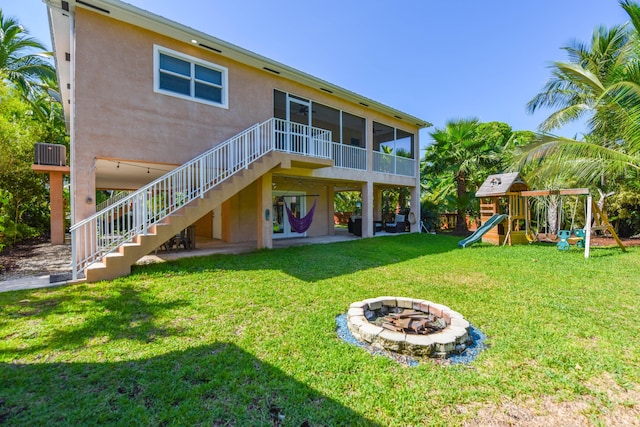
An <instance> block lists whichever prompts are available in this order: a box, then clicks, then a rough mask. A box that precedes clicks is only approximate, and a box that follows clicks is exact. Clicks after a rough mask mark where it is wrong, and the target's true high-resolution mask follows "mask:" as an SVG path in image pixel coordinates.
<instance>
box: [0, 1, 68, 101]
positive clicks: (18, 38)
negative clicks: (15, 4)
mask: <svg viewBox="0 0 640 427" xmlns="http://www.w3.org/2000/svg"><path fill="white" fill-rule="evenodd" d="M28 35H29V32H28V31H27V30H26V29H25V28H24V27H22V26H21V25H20V24H19V23H18V21H17V20H15V19H14V18H8V17H5V16H4V14H3V13H2V10H1V9H0V77H1V78H2V79H3V80H6V81H8V82H10V83H11V84H12V85H13V86H15V87H17V88H18V89H19V90H20V91H21V92H22V95H23V96H24V97H25V98H26V99H29V100H33V99H34V98H35V97H37V92H38V91H39V87H40V83H41V82H42V81H43V80H45V79H49V80H50V81H55V78H56V75H55V70H54V68H53V66H52V65H51V64H50V63H49V61H48V58H50V57H51V56H52V54H51V53H50V52H46V48H45V47H44V46H43V45H42V44H41V43H40V42H38V41H37V40H35V39H34V38H32V37H29V36H28Z"/></svg>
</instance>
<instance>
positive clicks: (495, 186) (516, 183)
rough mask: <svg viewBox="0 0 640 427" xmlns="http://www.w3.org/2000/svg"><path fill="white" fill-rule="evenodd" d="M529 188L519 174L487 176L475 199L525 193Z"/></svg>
mask: <svg viewBox="0 0 640 427" xmlns="http://www.w3.org/2000/svg"><path fill="white" fill-rule="evenodd" d="M528 189H529V186H528V185H527V183H526V182H525V181H524V179H522V177H521V176H520V172H511V173H499V174H495V175H489V176H488V177H487V179H486V180H485V181H484V183H482V185H481V186H480V188H479V189H478V191H476V197H494V196H504V195H506V194H507V193H509V192H517V191H525V190H528Z"/></svg>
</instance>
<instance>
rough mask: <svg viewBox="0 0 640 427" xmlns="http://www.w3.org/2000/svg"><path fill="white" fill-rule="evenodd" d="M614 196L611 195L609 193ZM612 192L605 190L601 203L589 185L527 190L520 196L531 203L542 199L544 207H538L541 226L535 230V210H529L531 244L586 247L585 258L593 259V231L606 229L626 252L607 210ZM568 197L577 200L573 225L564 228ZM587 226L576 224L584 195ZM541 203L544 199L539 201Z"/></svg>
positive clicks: (574, 207) (528, 228)
mask: <svg viewBox="0 0 640 427" xmlns="http://www.w3.org/2000/svg"><path fill="white" fill-rule="evenodd" d="M608 195H610V194H608ZM608 195H604V194H603V193H601V198H600V201H599V202H598V203H596V202H595V201H594V200H593V196H592V195H591V192H590V191H589V189H588V188H569V189H563V190H527V191H522V192H521V193H520V196H522V197H524V198H525V200H526V203H527V205H529V198H530V197H534V198H541V200H542V202H541V203H542V206H538V209H537V212H538V221H537V223H536V226H537V229H536V231H535V232H534V231H533V229H532V227H531V209H527V214H528V218H527V219H526V221H525V222H526V226H527V233H526V235H527V239H528V240H529V242H530V243H533V242H535V241H540V242H551V243H556V248H557V249H559V250H568V249H569V248H570V245H571V244H575V245H576V246H577V247H579V248H583V249H584V257H585V258H589V252H590V246H591V233H592V232H594V231H606V232H609V233H610V234H611V236H612V237H613V238H614V239H615V241H616V243H617V244H618V246H620V249H622V251H623V252H624V251H626V248H625V247H624V244H623V243H622V241H621V240H620V238H619V237H618V234H617V233H616V232H615V230H614V228H613V226H612V225H611V223H610V222H609V218H608V217H607V214H606V212H605V210H604V203H605V198H606V197H607V196H608ZM564 196H574V197H575V202H574V204H573V210H572V212H571V224H570V226H569V228H568V229H561V227H562V226H563V214H564V212H563V209H564V208H563V206H564V203H563V200H562V197H564ZM585 196H586V199H585V209H584V211H585V212H584V226H583V227H582V228H580V227H577V226H576V213H577V211H578V203H579V199H580V197H585ZM539 203H540V202H539ZM541 213H544V214H545V215H544V221H541ZM542 224H544V231H545V232H544V233H541V232H540V231H541V226H542Z"/></svg>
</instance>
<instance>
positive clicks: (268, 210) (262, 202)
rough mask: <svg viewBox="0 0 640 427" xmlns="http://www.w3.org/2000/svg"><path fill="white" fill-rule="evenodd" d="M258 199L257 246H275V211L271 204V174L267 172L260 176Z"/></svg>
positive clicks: (260, 247)
mask: <svg viewBox="0 0 640 427" xmlns="http://www.w3.org/2000/svg"><path fill="white" fill-rule="evenodd" d="M256 182H257V187H258V188H257V196H256V197H257V200H256V207H257V209H256V211H257V212H256V214H257V219H256V224H257V230H256V236H257V240H258V244H257V248H258V249H263V248H272V247H273V212H272V208H273V206H272V204H271V183H272V179H271V174H270V173H267V174H264V175H263V176H261V177H260V178H258V180H257V181H256Z"/></svg>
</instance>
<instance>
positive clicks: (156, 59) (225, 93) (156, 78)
mask: <svg viewBox="0 0 640 427" xmlns="http://www.w3.org/2000/svg"><path fill="white" fill-rule="evenodd" d="M161 53H162V54H165V55H168V56H172V57H174V58H177V59H180V60H183V61H186V62H189V63H190V64H191V76H190V80H191V93H192V94H195V89H194V86H195V82H196V78H195V66H196V65H200V66H202V67H205V68H209V69H211V70H215V71H219V72H220V73H222V84H221V89H222V97H221V98H222V102H219V103H218V102H213V101H209V100H207V99H203V98H197V97H196V96H195V95H184V94H181V93H178V92H172V91H169V90H165V89H160V54H161ZM203 83H205V84H208V85H210V83H209V82H203ZM153 91H154V92H155V93H160V94H163V95H169V96H173V97H175V98H180V99H184V100H187V101H192V102H198V103H200V104H206V105H213V106H215V107H220V108H225V109H228V108H229V69H228V68H227V67H223V66H221V65H218V64H214V63H213V62H208V61H204V60H202V59H200V58H196V57H194V56H190V55H186V54H184V53H181V52H177V51H175V50H172V49H168V48H166V47H162V46H159V45H156V44H154V45H153Z"/></svg>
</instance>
